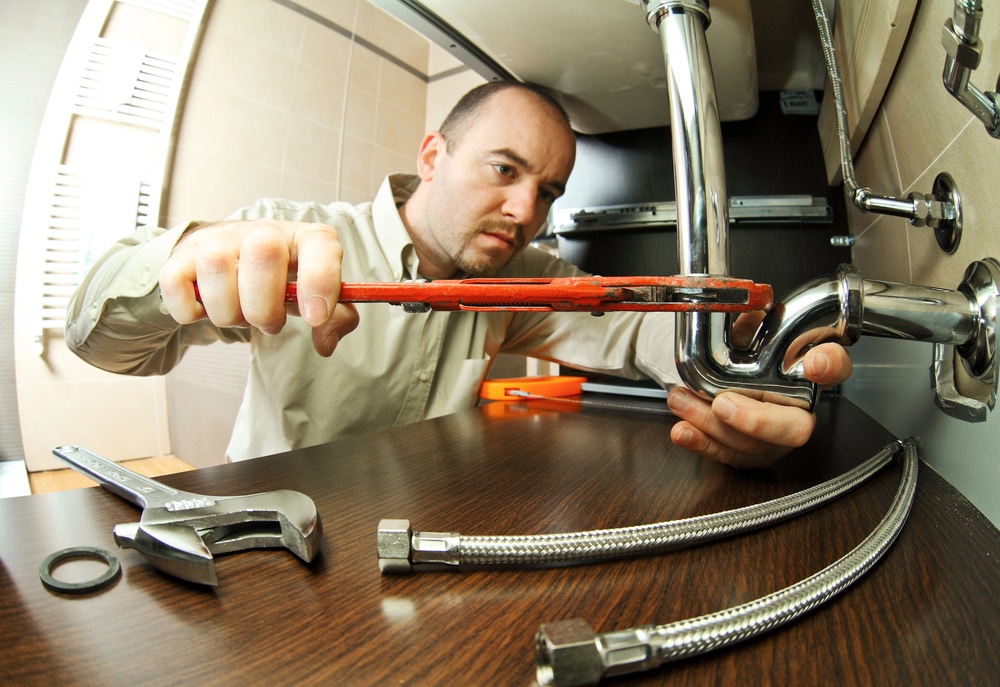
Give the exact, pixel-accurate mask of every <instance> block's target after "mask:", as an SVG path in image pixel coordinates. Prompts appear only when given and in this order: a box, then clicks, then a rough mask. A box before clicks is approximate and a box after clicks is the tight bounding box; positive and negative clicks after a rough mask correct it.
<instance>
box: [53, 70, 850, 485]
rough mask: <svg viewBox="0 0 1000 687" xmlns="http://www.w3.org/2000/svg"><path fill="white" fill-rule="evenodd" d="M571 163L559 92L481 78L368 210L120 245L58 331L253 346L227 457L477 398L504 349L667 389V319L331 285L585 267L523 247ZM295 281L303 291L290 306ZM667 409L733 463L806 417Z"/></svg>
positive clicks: (831, 350)
mask: <svg viewBox="0 0 1000 687" xmlns="http://www.w3.org/2000/svg"><path fill="white" fill-rule="evenodd" d="M574 160H575V139H574V134H573V132H572V129H571V128H570V125H569V120H568V117H567V116H566V113H565V112H564V111H563V110H562V108H561V107H560V106H559V105H558V104H557V103H556V102H555V101H554V100H552V99H551V98H550V97H549V96H548V95H547V94H545V93H544V92H543V91H541V90H539V89H536V88H533V87H530V86H525V85H522V84H517V83H510V82H501V83H490V84H486V85H484V86H481V87H479V88H477V89H474V90H473V91H471V92H470V93H469V94H467V95H466V96H465V97H463V99H462V100H461V101H460V102H459V104H458V105H456V107H455V109H454V110H453V111H452V113H451V114H450V115H449V116H448V117H447V118H446V120H445V122H444V123H443V124H442V126H441V130H440V131H436V132H432V133H430V134H428V135H427V136H426V137H425V138H424V140H423V142H422V144H421V147H420V151H419V154H418V157H417V169H418V176H417V177H408V176H403V175H393V176H391V177H389V178H388V179H387V180H386V182H385V183H384V184H383V186H382V188H381V189H380V190H379V192H378V195H377V196H376V199H375V201H374V202H373V203H371V204H364V205H361V206H351V205H347V204H344V203H331V204H329V205H323V204H317V203H290V202H285V201H273V200H264V201H260V202H258V203H257V205H255V206H254V207H252V208H248V209H246V210H243V211H241V212H240V213H238V214H237V215H236V216H235V217H234V218H232V219H231V220H230V221H224V222H219V223H209V224H204V223H194V224H191V225H188V226H187V227H178V228H176V229H174V230H171V231H168V232H154V233H153V235H152V236H151V237H149V238H148V239H136V238H132V237H130V238H128V239H125V240H123V241H121V242H119V243H118V244H116V246H115V247H114V248H112V249H111V250H110V251H109V252H108V253H107V254H106V255H105V256H103V257H102V259H101V260H100V262H99V263H98V264H97V265H95V267H94V268H93V269H92V270H91V272H90V274H89V275H88V276H87V278H86V279H85V281H84V282H83V284H82V285H81V287H80V289H79V290H78V292H77V294H76V296H75V297H74V300H73V302H72V303H71V306H70V311H69V316H68V318H67V327H66V334H67V336H66V340H67V343H68V344H69V345H70V347H71V348H72V349H73V350H74V351H75V352H76V353H77V354H78V355H80V356H81V357H82V358H84V359H85V360H88V361H89V362H91V363H93V364H94V365H97V366H99V367H102V368H104V369H108V370H111V371H114V372H120V373H129V374H162V373H165V372H166V371H168V370H169V369H171V368H172V367H173V366H174V365H175V364H176V363H177V362H178V361H179V360H180V358H181V356H182V355H183V353H184V350H185V349H186V348H187V347H188V346H190V345H196V344H204V343H208V342H211V341H216V340H222V341H248V342H250V344H251V371H250V375H249V378H248V381H247V390H246V393H245V396H244V401H243V404H242V406H241V408H240V413H239V416H238V418H237V421H236V426H235V428H234V431H233V435H232V439H231V442H230V445H229V448H228V451H227V453H228V456H229V458H230V459H232V460H242V459H246V458H252V457H255V456H259V455H266V454H271V453H276V452H280V451H285V450H289V449H291V448H297V447H301V446H308V445H314V444H318V443H323V442H325V441H330V440H332V439H335V438H338V437H342V436H347V435H350V434H352V433H358V432H364V431H375V430H377V429H380V428H384V427H388V426H392V425H397V424H404V423H407V422H413V421H416V420H420V419H424V418H428V417H434V416H436V415H441V414H444V413H448V412H454V411H456V410H458V409H461V408H464V407H468V406H471V405H473V404H474V403H475V402H476V392H477V390H478V387H479V384H480V383H481V381H482V379H483V378H484V377H485V375H486V373H487V372H488V370H489V367H490V364H491V362H492V360H493V358H494V357H495V356H496V355H497V354H498V353H500V352H509V353H517V354H526V355H533V356H536V357H540V358H545V359H550V360H555V361H558V362H562V363H566V364H569V365H571V366H573V367H576V368H579V369H584V370H593V371H599V372H604V373H612V374H618V375H622V376H627V377H633V378H636V377H640V376H649V377H652V378H654V379H656V380H657V381H659V382H660V383H661V384H663V385H664V386H671V385H675V384H676V383H677V381H678V380H677V377H676V371H675V369H674V366H673V354H672V342H673V323H674V316H673V315H672V314H662V313H654V314H647V315H643V314H639V313H615V314H609V315H606V316H604V317H601V318H595V317H591V316H588V315H585V314H580V313H535V312H519V313H512V312H499V313H465V312H457V313H452V312H431V313H427V314H422V315H415V314H407V313H404V312H402V311H401V310H400V309H399V308H395V307H394V306H390V305H387V304H364V305H358V306H353V305H350V304H344V303H338V301H337V298H338V294H339V289H340V283H341V281H342V280H343V281H401V280H405V279H442V278H457V277H459V276H479V277H481V276H494V275H497V276H501V277H522V276H571V275H578V274H581V272H580V271H579V270H578V269H576V268H575V267H573V266H572V265H569V264H568V263H565V262H563V261H560V260H558V259H556V258H553V257H551V256H549V255H548V254H546V253H544V252H543V251H540V250H537V249H534V248H530V247H528V246H527V244H528V242H529V241H530V240H531V239H532V238H533V237H534V235H535V233H536V232H537V231H538V230H539V228H540V227H541V225H542V223H543V222H544V220H545V218H546V216H547V213H548V211H549V207H550V206H551V204H552V202H553V201H554V200H555V199H556V198H557V197H558V196H559V195H560V194H561V193H562V192H563V190H564V189H565V186H566V182H567V180H568V179H569V175H570V172H571V170H572V168H573V163H574ZM157 274H158V275H159V277H158V279H154V278H153V275H157ZM291 278H294V279H295V280H296V281H297V282H298V297H297V298H298V300H297V303H296V305H294V306H286V304H285V303H284V291H285V284H286V282H287V281H288V280H289V279H291ZM195 283H197V285H198V290H199V295H200V300H199V298H197V297H196V294H195V290H194V284H195ZM157 287H158V288H157ZM289 314H291V315H292V317H288V315H289ZM317 354H318V355H317ZM805 369H806V374H807V375H808V376H809V378H810V379H811V380H813V381H815V382H817V383H820V384H829V383H836V382H839V381H842V380H843V379H844V378H846V377H847V375H848V374H849V373H850V358H849V357H848V356H847V354H846V352H844V350H843V349H842V348H840V347H839V346H834V345H827V346H819V347H817V348H815V349H814V350H813V351H811V352H810V353H809V355H808V356H807V359H806V366H805ZM668 403H669V405H670V408H671V409H672V410H673V411H674V413H675V414H676V415H677V416H679V417H680V418H682V421H681V422H678V423H677V424H676V425H675V426H674V427H673V429H672V433H671V437H672V439H673V440H674V441H675V442H676V443H677V444H679V445H681V446H683V447H685V448H688V449H690V450H693V451H696V452H698V453H701V454H702V455H705V456H707V457H709V458H712V459H714V460H719V461H723V462H728V463H731V464H734V465H744V466H749V465H766V464H769V463H770V462H773V461H774V460H775V459H776V458H777V457H779V456H781V455H784V454H785V453H787V452H788V451H789V450H790V449H791V448H792V447H794V446H797V445H800V444H802V443H804V442H805V440H806V439H808V437H809V435H810V434H811V432H812V428H813V417H812V415H811V414H809V413H807V412H805V411H802V410H798V409H794V408H789V407H784V406H775V405H770V404H766V403H761V402H757V401H754V400H751V399H749V398H746V397H744V396H741V395H738V394H721V395H720V396H719V397H718V398H716V399H715V400H714V401H713V402H709V401H706V400H705V399H702V398H700V397H698V396H697V395H695V394H693V393H691V392H690V391H688V390H686V389H683V388H676V389H674V390H673V392H672V393H671V395H670V397H669V401H668Z"/></svg>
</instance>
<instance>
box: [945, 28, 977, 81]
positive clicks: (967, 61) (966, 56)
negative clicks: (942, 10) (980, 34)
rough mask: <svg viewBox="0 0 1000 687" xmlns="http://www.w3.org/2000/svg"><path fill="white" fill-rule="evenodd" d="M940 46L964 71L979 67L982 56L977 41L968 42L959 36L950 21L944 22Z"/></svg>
mask: <svg viewBox="0 0 1000 687" xmlns="http://www.w3.org/2000/svg"><path fill="white" fill-rule="evenodd" d="M973 40H975V39H973ZM941 45H943V46H944V51H945V53H947V54H948V56H949V57H951V58H952V59H953V60H955V62H957V63H958V64H960V65H961V66H963V67H965V68H966V69H975V68H977V67H978V66H979V62H980V60H981V59H982V56H983V55H982V50H980V45H979V41H978V40H975V42H969V41H968V40H967V39H966V38H965V37H964V36H963V35H959V33H958V31H956V29H955V24H954V22H953V21H952V20H951V19H948V20H947V21H945V23H944V28H943V29H942V30H941Z"/></svg>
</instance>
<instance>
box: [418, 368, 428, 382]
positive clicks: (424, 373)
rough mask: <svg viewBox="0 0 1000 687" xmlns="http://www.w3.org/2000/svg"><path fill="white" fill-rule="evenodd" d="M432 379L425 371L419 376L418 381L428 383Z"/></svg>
mask: <svg viewBox="0 0 1000 687" xmlns="http://www.w3.org/2000/svg"><path fill="white" fill-rule="evenodd" d="M430 378H431V375H430V373H429V372H427V371H426V370H424V371H423V372H421V373H420V374H418V375H417V379H419V380H420V381H421V382H426V381H427V380H428V379H430Z"/></svg>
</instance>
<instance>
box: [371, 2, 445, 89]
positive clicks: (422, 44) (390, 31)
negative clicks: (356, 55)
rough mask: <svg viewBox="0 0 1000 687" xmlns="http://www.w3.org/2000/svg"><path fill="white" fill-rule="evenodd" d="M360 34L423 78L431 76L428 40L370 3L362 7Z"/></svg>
mask: <svg viewBox="0 0 1000 687" xmlns="http://www.w3.org/2000/svg"><path fill="white" fill-rule="evenodd" d="M356 31H357V34H358V36H360V37H361V38H364V39H365V40H367V41H369V42H370V43H372V44H373V45H376V46H378V47H379V48H381V49H382V50H384V51H385V52H387V53H389V54H390V55H392V56H393V57H395V58H397V59H399V60H401V61H402V62H404V63H406V64H408V65H410V66H411V67H413V68H414V69H416V70H417V71H418V72H420V73H421V74H426V73H427V53H428V50H429V49H428V43H427V39H426V38H424V37H423V36H421V35H420V34H418V33H417V32H416V31H414V30H413V29H411V28H410V27H409V26H407V25H405V24H403V23H402V22H400V21H399V20H398V19H396V18H395V17H393V16H392V15H389V14H387V13H386V12H384V11H383V10H381V9H379V8H378V7H375V6H374V5H372V4H370V3H368V2H362V3H361V4H360V5H359V6H358V24H357V29H356Z"/></svg>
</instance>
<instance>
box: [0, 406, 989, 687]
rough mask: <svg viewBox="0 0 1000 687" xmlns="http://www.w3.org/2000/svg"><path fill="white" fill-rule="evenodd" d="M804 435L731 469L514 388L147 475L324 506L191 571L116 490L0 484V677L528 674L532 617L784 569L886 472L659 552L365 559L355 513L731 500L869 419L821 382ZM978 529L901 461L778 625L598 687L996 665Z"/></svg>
mask: <svg viewBox="0 0 1000 687" xmlns="http://www.w3.org/2000/svg"><path fill="white" fill-rule="evenodd" d="M818 415H819V428H818V430H817V432H816V434H815V436H814V438H813V439H812V441H811V442H810V443H809V444H808V445H807V446H805V447H803V448H802V449H800V450H798V451H796V452H795V453H793V454H792V455H790V456H788V457H787V458H786V459H784V460H782V461H780V462H779V463H778V464H777V465H776V466H774V467H773V468H771V469H768V470H762V471H744V472H738V471H734V470H731V469H729V468H726V467H724V466H719V465H715V464H712V463H709V462H707V461H704V460H702V459H699V458H697V457H695V456H693V455H691V454H689V453H686V452H684V451H681V450H679V449H677V448H675V447H673V446H672V445H671V444H670V442H669V438H668V435H669V429H670V425H671V423H672V422H673V420H672V419H671V418H669V417H664V416H657V415H653V414H648V413H639V412H620V411H615V410H609V409H601V408H575V407H573V406H570V405H568V404H553V403H546V402H544V401H532V402H529V403H526V404H521V403H517V404H492V405H489V406H485V407H482V408H479V409H474V410H470V411H468V412H465V413H460V414H457V415H452V416H448V417H443V418H439V419H436V420H431V421H427V422H423V423H420V424H417V425H411V426H407V427H400V428H396V429H393V430H391V431H387V432H382V433H378V434H375V435H371V436H365V437H361V438H355V439H350V440H344V441H340V442H336V443H333V444H329V445H324V446H319V447H313V448H308V449H302V450H298V451H293V452H290V453H288V454H283V455H279V456H272V457H267V458H262V459H258V460H255V461H250V462H247V463H241V464H233V465H223V466H217V467H211V468H204V469H199V470H195V471H191V472H186V473H183V474H177V475H172V476H169V477H165V478H161V479H162V481H164V482H166V483H168V484H171V485H173V486H176V487H179V488H182V489H186V490H189V491H195V492H201V493H208V494H220V495H228V494H242V493H252V492H260V491H269V490H273V489H296V490H299V491H302V492H304V493H306V494H308V495H309V496H311V497H312V498H313V499H314V501H315V502H316V505H317V507H318V509H319V512H320V514H321V516H322V518H323V523H324V542H323V551H322V554H321V555H320V557H319V558H318V559H317V560H315V561H313V563H312V564H309V565H306V564H303V563H302V562H301V561H299V560H298V559H296V558H295V557H294V556H293V555H291V554H290V553H288V552H286V551H283V550H255V551H247V552H241V553H234V554H230V555H225V556H219V557H218V560H217V569H218V573H219V586H218V587H217V588H214V589H207V588H200V587H198V586H195V585H190V584H186V583H183V582H180V581H177V580H175V579H173V578H170V577H167V576H165V575H163V574H161V573H159V572H157V571H156V570H153V569H152V568H150V567H149V566H148V565H147V564H146V563H145V562H144V561H143V560H142V558H141V557H140V556H138V554H136V552H134V551H122V550H118V549H117V548H116V547H115V545H114V541H113V538H112V528H113V526H114V525H115V524H116V523H121V522H131V521H134V520H136V519H137V518H138V515H139V513H138V509H137V508H135V507H133V506H131V505H130V504H128V503H127V502H125V501H123V500H122V499H119V498H117V497H115V496H113V495H111V494H109V493H107V492H104V491H103V490H101V489H98V488H91V489H80V490H75V491H69V492H62V493H57V494H41V495H36V496H30V497H23V498H13V499H4V500H0V522H2V529H0V675H2V676H3V681H4V682H5V683H7V684H18V685H21V684H38V685H43V684H44V685H51V684H74V685H176V684H185V685H186V684H240V685H255V684H262V683H266V684H268V685H286V684H287V685H302V684H321V685H530V684H532V682H533V680H534V664H533V660H534V657H533V637H534V634H535V632H536V631H537V629H538V627H539V626H540V625H541V624H542V623H545V622H549V621H554V620H561V619H568V618H577V617H578V618H583V619H584V620H586V621H587V622H588V623H589V624H590V625H591V627H593V628H594V629H595V630H596V631H598V632H603V631H610V630H616V629H624V628H628V627H633V626H637V625H644V624H650V623H656V624H659V623H666V622H671V621H675V620H679V619H683V618H688V617H692V616H697V615H701V614H705V613H710V612H713V611H716V610H719V609H722V608H726V607H729V606H733V605H736V604H739V603H743V602H746V601H749V600H752V599H755V598H757V597H760V596H763V595H765V594H768V593H770V592H772V591H775V590H777V589H780V588H782V587H785V586H787V585H790V584H793V583H795V582H797V581H799V580H800V579H802V578H804V577H807V576H808V575H810V574H812V573H814V572H816V571H818V570H820V569H822V568H823V567H825V566H826V565H828V564H830V563H831V562H833V561H834V560H836V559H837V558H839V557H840V556H842V555H844V554H845V553H846V552H847V551H849V550H850V549H851V548H853V547H854V546H856V545H857V544H858V543H859V542H860V541H861V540H862V539H863V538H864V537H865V536H866V535H867V534H868V532H869V531H870V530H871V529H872V527H873V526H874V525H875V524H876V523H877V522H878V520H879V519H880V518H881V517H882V515H883V513H884V511H885V509H886V507H887V506H888V504H889V502H890V501H891V499H892V496H893V493H894V492H895V489H896V486H897V483H898V478H899V468H898V466H896V465H893V466H890V467H889V468H887V469H886V470H884V471H883V472H882V473H880V474H879V475H878V476H876V477H875V478H874V479H873V480H872V481H871V482H869V483H867V484H865V485H863V486H861V487H859V488H858V489H856V490H855V491H853V492H851V493H849V494H847V495H846V496H844V497H842V498H841V499H839V500H837V501H836V502H834V503H833V504H830V505H828V506H825V507H823V508H821V509H818V510H815V511H812V512H810V513H807V514H805V515H802V516H800V517H798V518H796V519H794V520H791V521H789V522H786V523H782V524H779V525H776V526H774V527H771V528H768V529H764V530H760V531H757V532H753V533H750V534H746V535H743V536H739V537H734V538H731V539H727V540H723V541H720V542H716V543H712V544H707V545H704V546H700V547H697V548H693V549H688V550H684V551H678V552H674V553H669V554H663V555H657V556H648V557H644V558H637V559H631V560H620V561H611V562H604V563H600V564H586V565H576V566H571V567H563V568H546V569H520V570H511V569H491V570H481V569H477V570H471V569H470V570H462V571H452V572H421V573H414V574H411V575H397V576H383V575H381V574H380V573H379V570H378V565H377V555H376V550H375V537H376V529H377V525H378V521H379V520H380V519H382V518H390V517H391V518H408V519H410V521H411V522H412V525H413V528H414V529H416V530H430V531H456V532H460V533H463V534H469V535H472V534H530V533H542V532H562V531H576V530H587V529H595V528H602V527H615V526H625V525H638V524H646V523H652V522H658V521H663V520H670V519H676V518H682V517H689V516H693V515H700V514H704V513H709V512H714V511H718V510H724V509H728V508H735V507H739V506H743V505H747V504H751V503H756V502H759V501H761V500H764V499H769V498H774V497H777V496H780V495H783V494H787V493H791V492H794V491H797V490H799V489H802V488H804V487H807V486H810V485H812V484H815V483H817V482H819V481H822V480H824V479H827V478H829V477H832V476H834V475H836V474H839V473H840V472H842V471H843V470H845V469H847V468H849V467H851V466H853V465H855V464H857V463H858V462H860V461H862V460H864V459H866V458H868V457H869V456H871V455H872V454H873V453H874V452H875V451H876V450H878V448H880V447H881V446H883V445H884V444H886V443H888V442H889V441H891V440H892V439H893V437H891V436H890V435H889V433H888V432H887V431H886V430H884V429H883V428H882V427H880V426H879V425H877V424H876V423H875V422H873V421H872V420H871V419H869V418H868V417H867V416H865V415H864V414H863V413H861V412H860V411H859V410H858V409H857V408H856V407H855V406H853V405H852V404H850V403H849V402H847V401H845V400H843V399H840V398H838V397H829V398H824V399H823V400H822V401H821V403H820V406H819V411H818ZM78 545H86V546H97V547H102V548H105V549H108V550H110V551H113V552H115V553H116V555H118V556H119V558H120V559H121V562H122V567H123V576H122V578H121V579H120V580H119V581H118V582H117V583H116V584H115V585H113V586H111V587H109V588H108V589H106V590H104V591H102V592H97V593H92V594H85V595H81V596H78V597H72V596H65V595H60V594H55V593H52V592H49V591H47V590H46V589H45V588H44V587H43V586H42V585H41V583H40V582H39V578H38V565H39V563H40V562H41V561H42V559H44V558H45V557H46V556H47V555H48V554H50V553H52V552H54V551H56V550H58V549H61V548H64V547H69V546H78ZM998 560H1000V533H998V531H997V530H996V528H994V527H993V526H992V525H991V524H990V523H989V522H988V521H987V520H986V519H985V518H984V517H983V516H982V515H981V514H980V513H979V512H978V511H977V510H975V509H974V508H973V507H972V506H971V505H970V504H969V503H968V501H966V500H965V499H964V498H963V497H962V496H961V495H959V494H958V493H957V492H956V491H955V490H954V489H953V488H952V487H950V486H949V485H948V484H947V483H945V482H944V481H943V480H941V479H940V478H939V477H938V476H937V475H936V474H935V473H934V472H933V471H932V470H930V469H929V468H927V467H926V466H922V469H921V473H920V477H919V484H918V488H917V497H916V502H915V504H914V508H913V511H912V513H911V515H910V519H909V521H908V523H907V525H906V527H905V529H904V530H903V532H902V534H901V536H900V538H899V539H898V541H897V542H896V544H895V545H894V547H893V548H892V549H891V550H890V551H889V553H888V554H887V556H886V557H885V559H883V561H881V562H880V563H879V564H878V565H877V566H876V567H875V568H874V569H873V570H872V571H871V572H870V573H869V574H868V575H867V576H865V577H864V578H862V579H861V580H860V581H859V582H857V583H856V584H855V585H854V586H853V587H851V588H850V589H848V590H847V591H846V592H844V593H843V594H841V595H840V596H838V597H836V598H835V599H833V600H832V601H831V602H830V603H829V604H828V605H826V606H824V607H822V608H821V609H819V610H816V611H813V612H811V613H809V614H808V615H806V616H804V617H802V618H801V619H799V620H797V621H795V622H794V623H792V624H790V625H788V626H785V627H783V628H779V629H778V630H776V631H774V632H771V633H768V634H766V635H764V636H762V637H759V638H757V639H754V640H751V641H749V642H746V643H744V644H741V645H737V646H735V647H732V648H729V649H725V650H722V651H719V652H715V653H710V654H706V655H704V656H701V657H697V658H694V659H690V660H686V661H682V662H679V663H676V664H669V665H666V666H664V667H662V668H660V669H659V670H657V671H655V672H651V673H646V674H641V675H636V676H630V677H625V678H619V679H614V680H608V681H607V683H608V684H611V685H624V684H643V685H647V684H648V685H653V684H670V685H707V684H712V685H746V684H753V685H769V684H773V685H778V684H781V685H821V684H822V685H829V684H837V685H900V684H906V685H935V686H938V685H958V684H992V683H994V680H995V678H996V675H998V674H1000V639H998V632H997V630H998V627H1000V576H998V572H1000V571H998Z"/></svg>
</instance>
